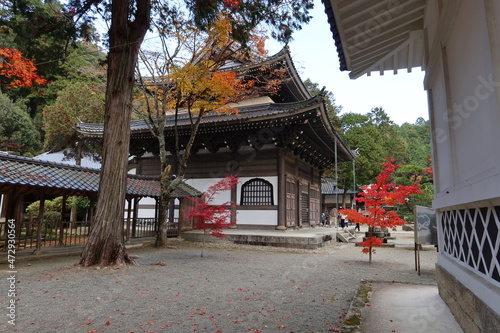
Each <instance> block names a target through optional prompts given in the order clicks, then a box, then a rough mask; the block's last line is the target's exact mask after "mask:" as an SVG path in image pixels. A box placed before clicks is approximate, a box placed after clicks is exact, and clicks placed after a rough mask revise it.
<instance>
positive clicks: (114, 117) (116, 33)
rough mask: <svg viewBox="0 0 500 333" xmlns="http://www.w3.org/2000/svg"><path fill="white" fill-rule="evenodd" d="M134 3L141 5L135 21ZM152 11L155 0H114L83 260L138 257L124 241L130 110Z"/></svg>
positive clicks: (113, 261)
mask: <svg viewBox="0 0 500 333" xmlns="http://www.w3.org/2000/svg"><path fill="white" fill-rule="evenodd" d="M131 2H133V3H134V5H135V7H134V6H131ZM130 8H135V9H134V10H135V12H134V14H135V15H133V16H134V20H133V21H131V20H130V19H129V14H130V13H129V11H130ZM150 11H151V3H150V0H135V1H134V0H113V2H112V4H111V28H110V30H109V53H108V73H107V74H108V82H107V86H106V110H105V119H104V138H103V155H102V156H103V157H102V169H101V178H100V181H99V194H98V203H97V210H96V214H95V217H94V223H93V227H92V231H91V233H90V235H89V238H88V240H87V243H86V244H85V248H84V249H83V252H82V254H81V256H80V262H79V263H80V265H83V266H93V265H98V266H114V265H118V266H122V265H124V264H126V263H133V261H132V260H131V259H130V258H129V257H128V256H127V254H126V251H125V246H124V243H123V242H124V239H123V221H124V211H125V193H126V186H127V163H128V155H129V142H130V116H131V112H132V93H133V87H134V81H135V80H134V70H135V65H136V62H137V55H138V52H139V48H140V45H141V43H142V40H143V39H144V35H145V34H146V32H147V29H148V27H149V17H150Z"/></svg>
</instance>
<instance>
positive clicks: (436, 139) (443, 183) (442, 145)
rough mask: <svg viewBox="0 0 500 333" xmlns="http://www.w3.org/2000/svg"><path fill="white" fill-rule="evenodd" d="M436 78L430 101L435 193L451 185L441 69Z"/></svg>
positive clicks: (444, 95) (451, 162) (447, 131)
mask: <svg viewBox="0 0 500 333" xmlns="http://www.w3.org/2000/svg"><path fill="white" fill-rule="evenodd" d="M436 70H437V71H438V73H439V74H438V76H437V78H436V81H435V82H434V84H433V86H432V89H431V94H430V95H429V98H430V99H431V100H430V108H429V109H430V113H431V115H430V117H431V120H432V121H431V123H432V126H433V128H432V141H433V150H434V151H435V153H434V154H433V160H432V162H433V166H434V173H435V177H434V178H435V179H436V180H435V182H434V186H435V191H436V193H437V195H438V196H439V193H440V192H442V191H445V189H447V188H449V187H451V186H452V185H453V179H452V174H453V168H454V165H453V161H452V152H451V141H450V131H449V122H448V115H447V113H446V89H445V83H444V73H443V67H442V66H440V67H439V68H438V69H436Z"/></svg>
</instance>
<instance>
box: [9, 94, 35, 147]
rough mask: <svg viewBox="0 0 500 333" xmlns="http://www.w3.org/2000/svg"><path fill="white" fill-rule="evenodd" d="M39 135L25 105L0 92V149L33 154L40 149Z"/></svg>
mask: <svg viewBox="0 0 500 333" xmlns="http://www.w3.org/2000/svg"><path fill="white" fill-rule="evenodd" d="M40 148H41V147H40V136H39V133H38V131H37V130H36V128H35V126H34V125H33V122H32V121H31V118H30V117H29V114H28V112H27V110H26V107H25V106H24V105H22V104H21V103H19V102H17V103H14V102H12V101H11V100H10V99H9V97H8V96H7V95H4V94H0V150H3V151H8V152H11V153H14V154H20V155H33V154H35V153H38V150H39V149H40Z"/></svg>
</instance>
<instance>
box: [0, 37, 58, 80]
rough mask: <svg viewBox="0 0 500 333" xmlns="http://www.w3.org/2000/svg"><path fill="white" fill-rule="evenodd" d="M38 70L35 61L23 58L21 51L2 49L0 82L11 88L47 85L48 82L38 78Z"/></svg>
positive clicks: (0, 50)
mask: <svg viewBox="0 0 500 333" xmlns="http://www.w3.org/2000/svg"><path fill="white" fill-rule="evenodd" d="M36 70H37V68H36V66H35V64H34V63H33V61H31V60H29V59H26V58H23V54H22V53H21V51H19V50H16V49H9V48H7V47H3V48H0V82H1V83H4V84H7V85H8V86H9V88H20V87H32V86H33V84H37V85H38V86H43V85H45V84H47V82H48V81H47V80H45V79H43V78H41V77H40V76H38V74H37V73H36Z"/></svg>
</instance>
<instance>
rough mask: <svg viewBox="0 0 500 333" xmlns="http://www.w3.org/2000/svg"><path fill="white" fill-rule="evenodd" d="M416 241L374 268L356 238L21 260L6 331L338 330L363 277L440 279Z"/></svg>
mask: <svg viewBox="0 0 500 333" xmlns="http://www.w3.org/2000/svg"><path fill="white" fill-rule="evenodd" d="M411 237H412V233H408V234H405V233H400V234H398V238H397V241H396V244H398V245H397V246H396V247H395V248H380V249H377V253H376V254H375V255H374V257H373V262H372V263H371V264H369V263H368V256H367V255H364V254H361V249H360V248H359V247H355V246H354V244H342V243H334V244H332V245H330V246H328V247H325V248H321V249H319V250H314V251H312V250H292V249H280V248H271V247H256V246H242V245H229V244H210V245H209V246H208V248H206V249H205V256H204V257H203V258H201V257H200V251H201V248H200V245H199V244H197V243H188V242H172V243H171V244H172V246H171V248H168V249H162V250H157V249H153V248H143V249H135V250H130V251H129V252H130V253H131V254H133V255H136V256H137V257H138V259H137V262H138V263H139V266H130V267H127V268H122V269H110V268H100V269H99V268H82V267H78V266H75V265H74V263H75V262H76V260H77V258H76V257H65V258H57V259H51V260H46V261H44V262H41V261H35V262H30V263H27V262H25V263H22V262H21V263H19V264H18V265H17V275H16V278H17V280H18V281H17V293H18V295H17V297H18V298H17V303H16V306H17V308H16V316H17V317H16V325H15V326H11V325H8V323H7V320H8V319H6V316H5V315H4V316H2V317H3V319H2V321H3V322H2V323H1V325H2V328H3V329H2V331H3V332H169V333H170V332H171V333H174V332H175V333H177V332H181V333H184V332H296V333H302V332H335V331H338V330H339V328H340V327H341V322H342V320H343V318H344V317H345V314H346V312H347V310H348V308H349V304H350V300H351V299H352V297H353V296H354V295H355V294H356V292H357V289H358V286H359V283H360V281H362V280H369V281H395V282H404V283H416V284H430V285H435V284H436V280H435V271H434V265H435V263H436V252H435V250H434V248H433V247H424V251H422V252H421V271H422V274H421V275H420V276H418V275H417V274H416V272H415V269H414V267H415V266H414V252H413V248H412V246H411V242H412V240H411ZM402 239H403V242H401V240H402ZM405 240H407V241H405ZM0 269H1V272H2V273H1V274H2V276H4V277H8V276H9V275H8V270H7V267H6V266H0ZM1 280H2V282H1V284H0V287H1V288H2V289H1V290H3V292H1V293H2V296H1V297H0V308H2V309H4V311H5V312H6V311H7V310H6V307H7V305H8V301H9V298H8V297H7V294H8V284H7V282H8V281H7V280H6V278H2V279H1Z"/></svg>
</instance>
